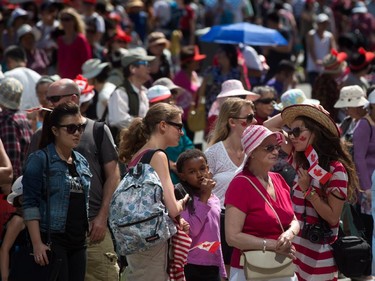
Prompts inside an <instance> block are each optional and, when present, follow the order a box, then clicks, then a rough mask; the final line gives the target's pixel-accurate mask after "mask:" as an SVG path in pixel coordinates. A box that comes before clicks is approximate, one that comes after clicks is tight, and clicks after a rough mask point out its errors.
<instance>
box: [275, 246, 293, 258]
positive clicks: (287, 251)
mask: <svg viewBox="0 0 375 281" xmlns="http://www.w3.org/2000/svg"><path fill="white" fill-rule="evenodd" d="M275 252H276V253H278V254H281V255H284V256H287V257H288V258H291V259H293V260H294V259H296V248H295V247H294V246H293V245H292V244H291V245H290V247H289V248H283V249H276V250H275Z"/></svg>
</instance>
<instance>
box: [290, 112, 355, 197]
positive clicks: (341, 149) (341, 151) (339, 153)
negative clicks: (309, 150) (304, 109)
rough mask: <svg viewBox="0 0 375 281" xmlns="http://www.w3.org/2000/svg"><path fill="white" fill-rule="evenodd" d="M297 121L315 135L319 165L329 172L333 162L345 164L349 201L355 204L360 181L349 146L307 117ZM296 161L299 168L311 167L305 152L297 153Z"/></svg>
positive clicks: (300, 117)
mask: <svg viewBox="0 0 375 281" xmlns="http://www.w3.org/2000/svg"><path fill="white" fill-rule="evenodd" d="M296 120H301V121H302V122H303V123H304V124H305V127H306V128H307V129H309V131H310V132H311V133H313V134H314V139H313V143H312V146H313V147H314V149H315V151H316V152H317V154H318V157H319V165H320V166H321V167H322V168H323V169H325V170H327V171H329V167H330V163H331V162H332V161H339V162H341V163H342V164H343V166H344V167H345V170H346V172H347V175H348V194H347V196H348V201H351V202H353V201H354V200H355V199H356V193H355V190H356V189H359V181H358V176H357V173H356V170H355V168H354V163H353V159H352V157H351V155H350V153H349V152H348V148H347V146H346V145H345V144H344V143H343V142H342V140H341V139H340V138H339V137H337V136H335V135H334V134H332V133H331V132H330V131H329V130H328V129H326V128H325V127H322V126H321V124H318V123H317V122H316V121H315V120H313V119H311V118H308V117H306V116H299V117H297V118H296ZM295 160H296V163H297V165H298V166H301V167H304V168H307V167H308V166H309V163H308V161H307V159H306V156H305V154H304V152H296V155H295Z"/></svg>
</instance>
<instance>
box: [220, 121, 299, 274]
mask: <svg viewBox="0 0 375 281" xmlns="http://www.w3.org/2000/svg"><path fill="white" fill-rule="evenodd" d="M282 140H283V136H282V134H281V133H279V132H271V131H270V130H268V129H267V128H266V127H264V126H260V125H250V126H249V127H247V128H246V129H245V131H244V132H243V134H242V138H241V143H242V146H243V148H244V152H245V159H244V162H243V163H244V164H243V166H241V171H240V172H239V173H238V174H237V175H236V176H235V177H234V179H233V180H232V181H231V183H230V184H229V187H228V190H227V192H226V194H225V206H226V209H225V235H226V240H227V242H228V244H229V245H230V246H233V247H234V249H233V254H232V259H231V270H230V278H229V280H230V281H245V280H246V278H245V274H244V270H243V268H242V267H241V266H240V256H241V251H245V250H263V251H265V250H268V251H274V252H276V253H278V254H281V255H284V256H287V257H289V258H295V254H296V249H295V248H294V246H293V245H292V240H293V239H294V237H295V236H296V235H297V233H298V232H299V229H300V227H299V224H298V221H297V219H296V217H295V215H294V212H293V207H292V202H291V199H290V188H289V186H288V185H287V183H286V182H285V181H284V179H283V178H282V177H281V176H280V175H279V174H277V173H272V172H271V168H272V167H273V165H274V164H275V163H276V161H277V158H278V154H279V150H280V148H281V147H280V144H281V143H282ZM257 189H258V190H257ZM263 197H264V198H263ZM265 200H267V201H268V202H269V204H270V205H269V206H268V204H266V202H265ZM271 206H272V208H271ZM272 280H278V281H286V280H296V277H295V276H292V277H284V278H277V279H276V278H275V279H272Z"/></svg>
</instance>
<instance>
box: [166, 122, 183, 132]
mask: <svg viewBox="0 0 375 281" xmlns="http://www.w3.org/2000/svg"><path fill="white" fill-rule="evenodd" d="M165 123H167V124H168V125H171V126H173V127H175V128H177V130H178V131H179V132H182V127H183V126H184V125H183V124H182V123H175V122H172V121H165Z"/></svg>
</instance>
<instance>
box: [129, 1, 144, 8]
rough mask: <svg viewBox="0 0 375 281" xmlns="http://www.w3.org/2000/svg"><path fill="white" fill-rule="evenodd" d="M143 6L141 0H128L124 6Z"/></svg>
mask: <svg viewBox="0 0 375 281" xmlns="http://www.w3.org/2000/svg"><path fill="white" fill-rule="evenodd" d="M136 7H137V8H143V7H144V3H143V1H142V0H129V1H128V2H127V3H126V4H125V8H136Z"/></svg>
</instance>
